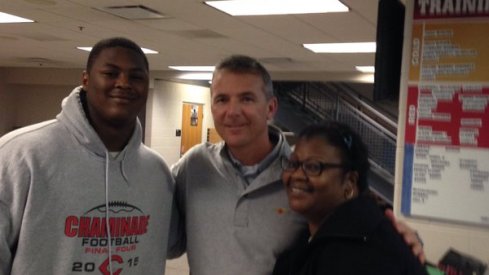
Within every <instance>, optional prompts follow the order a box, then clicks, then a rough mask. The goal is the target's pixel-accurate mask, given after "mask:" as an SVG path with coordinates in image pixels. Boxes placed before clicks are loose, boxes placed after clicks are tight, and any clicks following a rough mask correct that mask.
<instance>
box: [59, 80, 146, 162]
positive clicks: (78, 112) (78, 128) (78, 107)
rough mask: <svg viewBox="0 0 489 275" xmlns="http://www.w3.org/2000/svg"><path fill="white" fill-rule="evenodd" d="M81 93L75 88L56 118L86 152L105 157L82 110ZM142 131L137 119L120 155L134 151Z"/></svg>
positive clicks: (101, 144) (103, 146)
mask: <svg viewBox="0 0 489 275" xmlns="http://www.w3.org/2000/svg"><path fill="white" fill-rule="evenodd" d="M81 93H84V91H83V90H82V87H81V86H79V87H76V88H75V89H73V91H72V92H71V93H70V95H69V96H68V97H66V98H65V99H63V102H62V103H61V113H59V114H58V115H57V116H56V118H57V119H58V120H59V121H60V122H61V124H63V125H64V126H65V127H66V128H68V130H69V131H70V132H71V133H72V134H73V136H74V138H75V139H76V140H77V141H78V142H79V143H80V144H81V145H83V146H84V147H85V148H86V149H87V150H88V151H90V152H92V153H94V154H95V155H97V156H99V157H105V154H106V152H107V149H106V147H105V145H104V143H103V142H102V140H101V139H100V137H99V136H98V134H97V132H95V129H94V128H93V127H92V125H91V124H90V122H89V121H88V118H87V116H86V114H85V110H84V109H83V104H82V100H81ZM141 139H142V129H141V123H140V122H139V119H138V120H137V121H136V127H135V128H134V133H133V135H132V137H131V138H130V140H129V142H128V143H127V145H126V146H125V148H124V150H123V151H122V152H121V155H124V154H126V153H127V152H128V151H133V150H135V149H136V148H137V147H138V146H139V145H140V143H141Z"/></svg>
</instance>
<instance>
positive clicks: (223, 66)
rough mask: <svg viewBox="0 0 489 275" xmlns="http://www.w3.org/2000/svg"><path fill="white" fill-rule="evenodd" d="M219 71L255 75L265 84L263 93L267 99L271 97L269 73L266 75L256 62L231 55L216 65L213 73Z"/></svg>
mask: <svg viewBox="0 0 489 275" xmlns="http://www.w3.org/2000/svg"><path fill="white" fill-rule="evenodd" d="M219 70H228V71H230V72H233V73H250V74H256V75H258V76H260V77H261V78H262V80H263V84H265V91H264V92H265V96H266V97H267V99H270V98H272V97H273V83H272V78H271V76H270V73H268V71H267V69H265V67H264V66H263V65H262V64H261V63H260V62H258V60H256V59H254V58H252V57H249V56H246V55H231V56H229V57H227V58H225V59H223V60H222V61H221V62H219V64H217V65H216V68H215V70H214V73H215V72H218V71H219Z"/></svg>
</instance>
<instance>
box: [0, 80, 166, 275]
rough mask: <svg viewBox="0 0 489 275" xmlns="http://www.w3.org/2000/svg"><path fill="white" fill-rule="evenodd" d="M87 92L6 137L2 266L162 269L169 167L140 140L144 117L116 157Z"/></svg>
mask: <svg viewBox="0 0 489 275" xmlns="http://www.w3.org/2000/svg"><path fill="white" fill-rule="evenodd" d="M80 91H81V88H80V87H78V88H75V89H74V90H73V92H72V93H71V94H70V95H69V96H68V97H67V98H65V100H63V103H62V112H61V113H60V114H59V115H58V116H57V117H56V119H55V120H51V121H46V122H43V123H39V124H35V125H32V126H28V127H25V128H22V129H19V130H16V131H13V132H11V133H9V134H7V135H5V136H3V137H2V138H0V275H6V274H12V275H17V274H19V275H20V274H21V275H29V274H50V275H51V274H59V275H66V274H104V275H110V274H114V275H115V274H120V275H125V274H158V275H161V274H163V273H164V270H165V259H166V248H167V243H168V233H169V223H170V217H171V208H172V200H173V182H172V177H171V174H170V172H169V170H168V168H167V166H166V164H165V163H164V161H163V160H162V158H161V157H160V156H158V155H157V154H156V153H155V152H153V151H151V150H150V149H149V148H147V147H146V146H144V145H143V144H142V143H141V131H142V130H141V125H140V123H139V121H138V122H137V126H136V128H135V131H134V134H133V135H132V137H131V139H130V140H129V142H128V144H127V145H126V147H125V148H124V150H123V151H122V152H120V154H119V155H118V156H117V157H115V158H113V157H111V156H110V155H109V153H108V152H107V150H106V148H105V146H104V144H103V143H102V141H101V140H100V138H99V137H98V135H97V134H96V132H95V131H94V129H93V128H92V127H91V125H90V124H89V122H88V120H87V118H86V116H85V113H84V111H83V108H82V105H81V101H80ZM107 225H108V226H109V227H110V237H109V236H108V234H107V230H106V228H107ZM109 249H110V256H111V257H110V258H111V261H109ZM110 267H112V273H110V271H109V270H110Z"/></svg>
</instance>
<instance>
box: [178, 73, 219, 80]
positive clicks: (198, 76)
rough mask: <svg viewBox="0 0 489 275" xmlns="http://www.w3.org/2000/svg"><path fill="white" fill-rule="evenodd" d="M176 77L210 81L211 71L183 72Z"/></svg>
mask: <svg viewBox="0 0 489 275" xmlns="http://www.w3.org/2000/svg"><path fill="white" fill-rule="evenodd" d="M177 77H178V78H179V79H186V80H207V81H210V80H211V79H212V73H211V72H206V73H204V72H202V73H183V74H181V75H179V76H177Z"/></svg>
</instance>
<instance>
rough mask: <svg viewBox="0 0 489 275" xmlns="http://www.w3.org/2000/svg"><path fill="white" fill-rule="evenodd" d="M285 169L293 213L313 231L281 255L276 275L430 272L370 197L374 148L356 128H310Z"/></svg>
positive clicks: (337, 125)
mask: <svg viewBox="0 0 489 275" xmlns="http://www.w3.org/2000/svg"><path fill="white" fill-rule="evenodd" d="M282 168H283V173H282V180H283V182H284V185H285V188H286V190H287V195H288V199H289V205H290V208H291V209H292V210H294V211H296V212H298V213H300V214H301V215H303V216H304V217H305V218H306V219H307V222H308V227H309V230H308V232H307V234H305V235H304V237H303V238H302V239H301V240H299V242H298V243H297V244H296V245H295V246H293V247H292V248H291V249H290V250H288V251H286V252H285V253H284V254H283V255H281V256H280V257H279V259H278V261H277V263H276V265H275V269H274V273H273V274H274V275H285V274H291V275H312V274H317V275H319V274H321V275H324V274H376V275H377V274H388V275H395V274H426V272H425V270H424V268H423V266H422V265H421V263H420V262H419V260H418V259H417V258H416V257H415V256H414V255H413V253H411V250H410V248H409V247H408V246H407V245H406V243H405V242H404V241H403V239H402V237H401V235H399V233H397V231H396V229H395V228H394V227H393V225H392V223H391V222H390V221H389V220H388V219H387V217H386V216H385V215H384V214H383V213H382V211H381V209H380V208H379V206H378V205H377V204H376V202H375V201H374V200H373V199H372V198H371V197H370V196H368V195H367V193H368V183H367V172H368V170H369V162H368V153H367V148H366V146H365V144H364V143H363V142H362V140H361V139H360V138H359V136H358V135H357V134H356V133H355V132H353V131H352V130H351V129H350V128H349V127H348V126H346V125H344V124H341V123H338V122H326V123H323V124H316V125H311V126H308V127H306V128H305V129H304V130H303V131H302V132H301V133H300V134H299V136H298V139H297V143H296V145H295V148H294V151H293V153H292V154H291V156H290V157H289V158H284V159H282Z"/></svg>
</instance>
